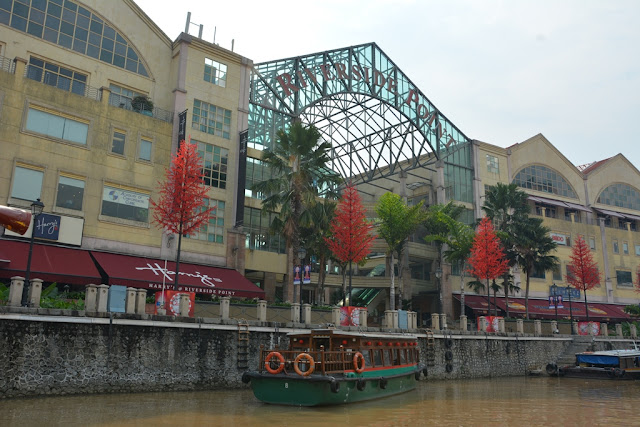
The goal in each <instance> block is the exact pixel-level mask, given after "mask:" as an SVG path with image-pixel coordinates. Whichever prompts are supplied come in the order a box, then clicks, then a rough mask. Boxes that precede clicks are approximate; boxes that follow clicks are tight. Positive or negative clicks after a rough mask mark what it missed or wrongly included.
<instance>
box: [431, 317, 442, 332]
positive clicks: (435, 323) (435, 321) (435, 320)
mask: <svg viewBox="0 0 640 427" xmlns="http://www.w3.org/2000/svg"><path fill="white" fill-rule="evenodd" d="M431 329H433V330H434V331H439V330H440V315H439V314H438V313H431Z"/></svg>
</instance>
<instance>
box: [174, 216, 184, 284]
mask: <svg viewBox="0 0 640 427" xmlns="http://www.w3.org/2000/svg"><path fill="white" fill-rule="evenodd" d="M178 231H179V233H178V252H177V254H176V277H174V278H173V290H174V291H177V290H178V277H179V276H180V249H181V248H182V222H180V228H179V229H178Z"/></svg>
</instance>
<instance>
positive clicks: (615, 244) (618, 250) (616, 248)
mask: <svg viewBox="0 0 640 427" xmlns="http://www.w3.org/2000/svg"><path fill="white" fill-rule="evenodd" d="M613 253H614V254H618V253H620V249H619V248H618V241H617V240H614V241H613Z"/></svg>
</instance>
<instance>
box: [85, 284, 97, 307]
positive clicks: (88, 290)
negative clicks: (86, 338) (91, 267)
mask: <svg viewBox="0 0 640 427" xmlns="http://www.w3.org/2000/svg"><path fill="white" fill-rule="evenodd" d="M84 289H85V291H84V311H85V312H88V313H93V312H95V311H96V298H97V296H98V287H97V286H96V285H94V284H92V283H89V284H88V285H87V286H85V288H84Z"/></svg>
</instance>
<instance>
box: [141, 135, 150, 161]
mask: <svg viewBox="0 0 640 427" xmlns="http://www.w3.org/2000/svg"><path fill="white" fill-rule="evenodd" d="M151 147H152V144H151V141H149V140H148V139H144V138H141V139H140V153H139V154H138V158H139V159H140V160H145V161H147V162H150V161H151Z"/></svg>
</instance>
